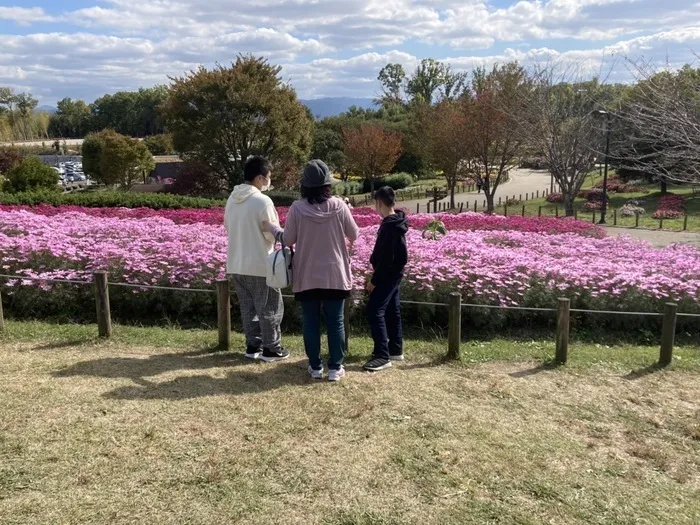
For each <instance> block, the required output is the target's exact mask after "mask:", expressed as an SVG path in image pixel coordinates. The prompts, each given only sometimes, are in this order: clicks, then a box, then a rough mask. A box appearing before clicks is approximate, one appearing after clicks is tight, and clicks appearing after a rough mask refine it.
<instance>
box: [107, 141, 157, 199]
mask: <svg viewBox="0 0 700 525" xmlns="http://www.w3.org/2000/svg"><path fill="white" fill-rule="evenodd" d="M102 141H103V142H102V155H101V158H100V171H101V174H102V180H101V181H99V182H102V183H103V184H106V185H119V186H121V187H122V188H124V189H127V190H128V189H130V188H131V187H132V186H133V185H134V183H135V182H136V181H139V180H144V179H145V177H146V175H147V174H148V173H150V172H151V171H153V170H154V169H155V166H156V164H155V161H154V160H153V155H151V152H150V151H148V148H147V147H146V145H145V144H144V143H143V142H142V141H140V140H136V139H132V138H130V137H126V136H124V135H120V134H119V133H116V132H113V131H108V132H105V133H104V134H103V136H102Z"/></svg>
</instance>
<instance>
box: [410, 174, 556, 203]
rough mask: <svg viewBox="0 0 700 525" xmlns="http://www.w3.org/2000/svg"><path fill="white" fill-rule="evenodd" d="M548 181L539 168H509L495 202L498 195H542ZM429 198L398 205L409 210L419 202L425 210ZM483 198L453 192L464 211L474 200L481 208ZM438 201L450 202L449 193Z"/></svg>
mask: <svg viewBox="0 0 700 525" xmlns="http://www.w3.org/2000/svg"><path fill="white" fill-rule="evenodd" d="M549 183H550V175H549V172H548V171H541V170H537V171H535V170H524V169H514V170H511V172H510V181H509V182H506V183H505V184H500V185H499V186H498V188H496V194H495V198H496V203H497V204H498V199H499V197H500V198H502V199H503V200H506V198H509V197H513V196H515V197H516V198H520V196H521V195H522V196H523V200H524V199H525V194H526V193H535V192H538V191H539V192H540V196H542V194H543V192H544V191H545V190H547V189H549ZM428 200H429V199H426V198H425V197H423V198H422V199H415V200H410V201H401V202H400V204H399V205H400V206H401V207H402V208H408V209H409V210H415V208H416V204H420V207H421V211H425V210H426V204H427V202H428ZM484 200H486V197H484V194H483V193H477V192H475V191H474V192H469V193H457V194H455V203H456V205H457V206H459V205H460V203H464V208H465V211H466V210H467V209H469V210H472V209H474V201H476V202H477V205H478V207H479V209H480V210H481V206H482V204H483V203H484ZM438 202H450V197H449V195H448V196H447V197H446V198H444V199H442V200H441V201H438Z"/></svg>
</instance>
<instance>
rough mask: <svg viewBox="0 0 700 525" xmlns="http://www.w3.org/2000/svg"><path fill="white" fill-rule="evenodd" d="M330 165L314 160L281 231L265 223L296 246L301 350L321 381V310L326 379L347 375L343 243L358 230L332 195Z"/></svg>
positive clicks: (348, 280) (348, 284)
mask: <svg viewBox="0 0 700 525" xmlns="http://www.w3.org/2000/svg"><path fill="white" fill-rule="evenodd" d="M333 182H334V181H333V178H332V177H331V174H330V170H329V169H328V166H326V164H325V163H324V162H323V161H321V160H312V161H310V162H309V163H308V164H307V165H306V168H305V169H304V174H303V176H302V179H301V199H299V200H297V201H295V202H294V204H292V207H291V208H290V209H289V213H288V214H287V222H286V224H285V227H284V230H283V229H282V228H280V227H279V226H277V225H275V224H270V223H265V227H267V228H268V230H269V231H270V233H272V234H273V235H275V236H277V234H279V233H283V235H284V243H285V244H286V245H287V246H292V245H296V248H295V252H294V258H293V262H292V275H293V291H294V298H295V299H296V300H297V301H299V302H300V303H301V307H302V324H303V334H304V347H305V349H306V355H307V356H308V358H309V374H311V377H312V378H314V379H322V378H323V362H322V360H321V311H323V314H324V317H325V320H326V330H327V332H328V350H329V353H330V358H329V360H328V380H329V381H339V380H340V379H341V378H342V377H343V376H344V375H345V369H344V368H343V361H344V359H345V322H344V313H343V312H344V306H345V301H346V300H347V299H348V298H349V297H350V291H351V290H352V274H351V273H350V254H349V253H348V248H347V244H346V239H347V240H349V241H350V242H351V243H352V242H354V241H355V240H356V239H357V235H358V233H359V229H358V227H357V224H355V220H354V219H353V218H352V214H351V213H350V208H349V207H348V205H347V204H346V203H345V202H344V201H343V200H342V199H339V198H337V197H333V195H332V193H331V185H332V184H333Z"/></svg>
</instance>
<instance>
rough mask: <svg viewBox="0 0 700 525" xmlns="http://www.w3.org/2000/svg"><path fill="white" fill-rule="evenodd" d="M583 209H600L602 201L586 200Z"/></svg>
mask: <svg viewBox="0 0 700 525" xmlns="http://www.w3.org/2000/svg"><path fill="white" fill-rule="evenodd" d="M583 209H584V210H586V211H595V210H602V209H603V201H588V202H586V203H585V204H584V205H583Z"/></svg>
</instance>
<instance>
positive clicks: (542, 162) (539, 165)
mask: <svg viewBox="0 0 700 525" xmlns="http://www.w3.org/2000/svg"><path fill="white" fill-rule="evenodd" d="M520 167H521V168H525V169H527V170H546V169H547V168H548V167H549V165H548V164H547V160H546V159H545V158H544V157H525V158H524V159H522V160H521V161H520Z"/></svg>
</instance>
